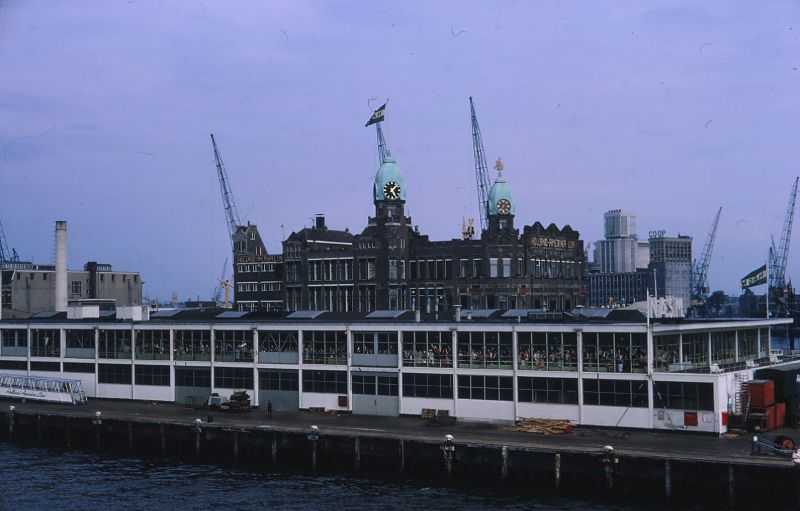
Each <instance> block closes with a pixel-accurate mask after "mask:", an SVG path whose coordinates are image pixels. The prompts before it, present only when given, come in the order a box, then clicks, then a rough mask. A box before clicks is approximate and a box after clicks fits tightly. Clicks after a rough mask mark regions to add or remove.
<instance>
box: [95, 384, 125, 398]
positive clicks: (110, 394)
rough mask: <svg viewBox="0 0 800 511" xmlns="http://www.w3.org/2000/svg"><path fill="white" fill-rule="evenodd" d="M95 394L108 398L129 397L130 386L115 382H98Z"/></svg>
mask: <svg viewBox="0 0 800 511" xmlns="http://www.w3.org/2000/svg"><path fill="white" fill-rule="evenodd" d="M97 395H98V396H102V397H104V398H110V399H130V398H131V386H130V385H119V384H116V383H98V384H97Z"/></svg>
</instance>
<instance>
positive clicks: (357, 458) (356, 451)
mask: <svg viewBox="0 0 800 511" xmlns="http://www.w3.org/2000/svg"><path fill="white" fill-rule="evenodd" d="M353 466H354V467H355V469H356V470H359V469H360V468H361V438H360V437H355V438H354V439H353Z"/></svg>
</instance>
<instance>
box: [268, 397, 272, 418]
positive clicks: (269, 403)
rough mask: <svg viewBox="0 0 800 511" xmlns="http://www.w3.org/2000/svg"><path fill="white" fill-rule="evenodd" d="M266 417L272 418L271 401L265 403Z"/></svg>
mask: <svg viewBox="0 0 800 511" xmlns="http://www.w3.org/2000/svg"><path fill="white" fill-rule="evenodd" d="M267 417H272V401H267Z"/></svg>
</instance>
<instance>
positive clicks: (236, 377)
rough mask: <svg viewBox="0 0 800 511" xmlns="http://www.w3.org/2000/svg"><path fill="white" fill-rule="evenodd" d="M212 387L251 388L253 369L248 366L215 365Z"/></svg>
mask: <svg viewBox="0 0 800 511" xmlns="http://www.w3.org/2000/svg"><path fill="white" fill-rule="evenodd" d="M214 387H220V388H223V389H249V390H253V369H252V368H250V367H217V368H215V369H214Z"/></svg>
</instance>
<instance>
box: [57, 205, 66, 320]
mask: <svg viewBox="0 0 800 511" xmlns="http://www.w3.org/2000/svg"><path fill="white" fill-rule="evenodd" d="M56 310H57V311H64V312H66V310H67V222H66V221H65V220H59V221H57V222H56Z"/></svg>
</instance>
